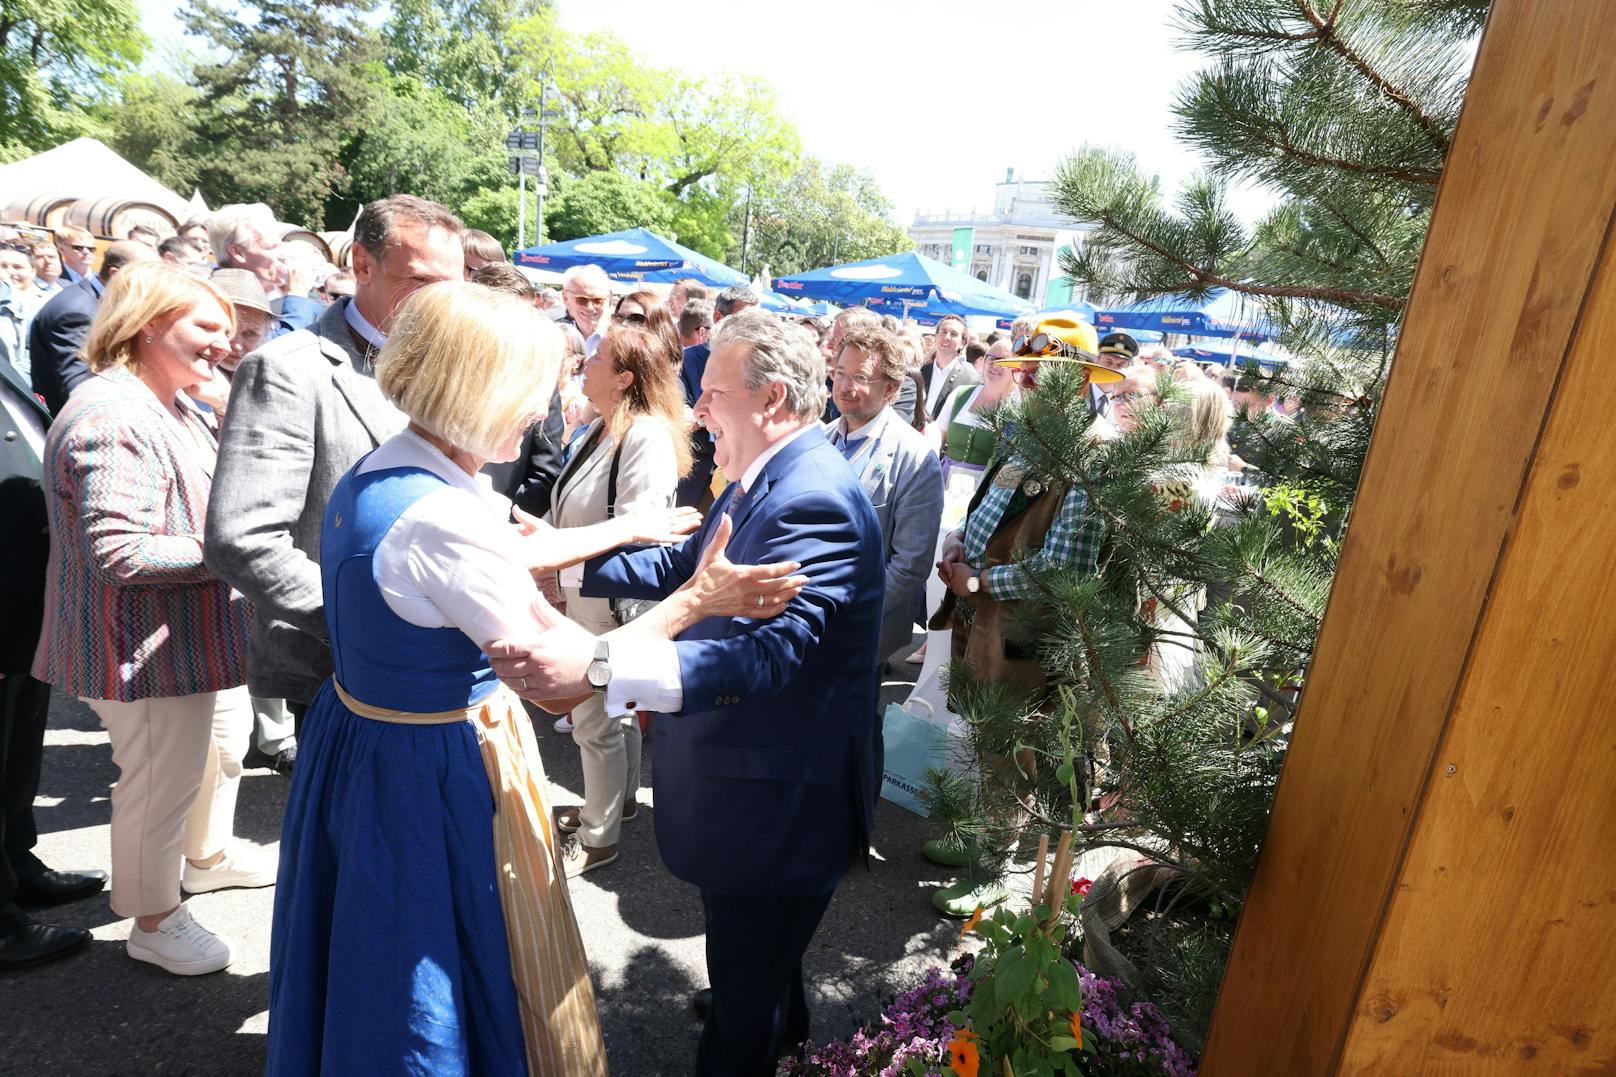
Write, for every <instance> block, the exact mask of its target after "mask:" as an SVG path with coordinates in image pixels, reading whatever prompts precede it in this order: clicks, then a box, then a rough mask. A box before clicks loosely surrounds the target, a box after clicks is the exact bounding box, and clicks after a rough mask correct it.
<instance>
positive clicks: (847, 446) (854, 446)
mask: <svg viewBox="0 0 1616 1077" xmlns="http://www.w3.org/2000/svg"><path fill="white" fill-rule="evenodd" d="M836 438H837V440H838V441H840V442H841V445H840V448H841V450H842V458H843V459H844V460H851V459H853V457H855V456H857V455H858V447H859V446H860V445H863V444H864V443H865V442H866V441H868V440H869V438H868V437H862V438H854V439H852V440H851V441H849V440H848V439H847V435H845V434H843V433H841V432H840V431H837V433H836Z"/></svg>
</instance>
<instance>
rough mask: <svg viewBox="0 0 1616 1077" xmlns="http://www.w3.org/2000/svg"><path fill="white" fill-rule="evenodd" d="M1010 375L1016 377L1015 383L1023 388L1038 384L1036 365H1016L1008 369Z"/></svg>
mask: <svg viewBox="0 0 1616 1077" xmlns="http://www.w3.org/2000/svg"><path fill="white" fill-rule="evenodd" d="M1010 376H1011V377H1012V378H1014V379H1016V384H1017V385H1020V386H1022V387H1023V388H1025V387H1027V386H1037V384H1038V368H1037V367H1019V366H1018V367H1016V368H1015V369H1014V370H1012V371H1010Z"/></svg>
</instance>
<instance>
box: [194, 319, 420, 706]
mask: <svg viewBox="0 0 1616 1077" xmlns="http://www.w3.org/2000/svg"><path fill="white" fill-rule="evenodd" d="M351 302H353V300H351V299H346V300H339V301H338V302H336V303H333V304H331V306H329V307H327V308H326V311H325V313H324V314H323V315H321V317H320V320H319V321H318V322H316V323H315V324H314V325H313V326H312V327H311V328H309V329H300V330H298V331H297V332H295V333H288V334H286V335H285V336H281V337H277V338H275V339H274V340H272V341H270V342H269V343H268V344H265V345H264V346H263V347H262V348H260V349H259V350H258V351H256V352H253V353H252V354H251V355H249V356H247V358H246V359H244V360H242V362H241V366H240V367H239V368H237V370H236V374H235V378H234V379H233V381H232V383H231V386H230V406H229V408H228V409H227V410H226V413H225V421H224V429H223V431H222V432H221V434H220V437H219V464H218V468H217V470H216V471H215V472H214V475H213V492H212V495H211V497H210V498H209V503H208V526H207V535H206V538H205V540H204V543H205V548H204V554H205V557H206V560H207V564H208V567H209V568H210V569H212V570H213V572H214V573H215V574H216V575H217V576H218V577H219V578H220V579H223V580H225V581H227V582H228V583H229V584H230V585H231V586H233V587H235V588H236V590H238V591H240V592H241V593H242V594H244V595H246V596H247V597H248V598H250V599H252V601H253V605H254V607H255V610H256V619H255V621H254V625H253V638H252V648H251V650H250V652H249V655H248V665H247V683H248V685H249V687H250V688H251V690H252V692H253V694H254V695H258V696H265V697H269V698H283V699H287V700H290V701H292V702H294V703H303V704H307V703H308V702H309V701H310V700H312V699H313V698H314V693H315V692H316V691H317V690H318V689H319V687H320V682H322V681H323V680H325V678H326V677H328V676H330V674H331V648H330V645H329V643H328V642H327V639H326V627H325V601H324V598H323V595H322V592H321V588H320V527H321V525H322V523H323V521H324V517H325V506H326V502H327V500H329V499H330V497H331V490H332V488H333V487H335V486H336V484H337V480H338V479H340V478H342V476H343V475H344V474H345V473H346V472H347V471H348V469H349V468H351V467H353V465H354V464H355V463H356V462H358V460H359V458H360V457H361V456H363V455H364V454H365V453H367V452H369V451H370V450H372V449H374V448H375V447H376V446H377V445H379V444H381V443H382V442H383V441H385V440H387V439H388V438H389V437H392V436H393V435H394V434H396V433H398V432H399V431H400V430H402V429H403V428H404V424H405V418H404V415H403V414H402V413H400V412H399V411H398V410H397V409H396V408H394V407H393V406H392V405H391V404H389V403H388V402H387V399H386V398H385V397H383V396H382V393H381V390H380V389H378V388H377V387H376V380H375V378H374V377H372V376H371V373H370V364H369V359H368V358H367V356H366V354H365V352H363V351H361V350H360V347H359V345H358V343H357V342H356V341H355V340H354V336H353V333H352V332H351V331H350V330H349V328H348V323H347V320H346V319H345V318H344V317H343V310H344V308H345V305H346V304H347V303H351Z"/></svg>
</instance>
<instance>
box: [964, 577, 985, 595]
mask: <svg viewBox="0 0 1616 1077" xmlns="http://www.w3.org/2000/svg"><path fill="white" fill-rule="evenodd" d="M965 589H966V590H967V591H969V592H970V593H971V594H973V595H974V594H976V593H977V592H978V591H980V590H982V573H980V572H973V573H971V575H970V578H969V579H967V580H966V581H965Z"/></svg>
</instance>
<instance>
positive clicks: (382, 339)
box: [342, 299, 425, 444]
mask: <svg viewBox="0 0 1616 1077" xmlns="http://www.w3.org/2000/svg"><path fill="white" fill-rule="evenodd" d="M342 316H343V318H344V319H345V320H346V321H347V323H348V327H349V328H350V329H352V330H353V331H354V332H355V333H356V334H358V336H359V339H360V340H362V341H364V342H365V343H366V344H369V345H370V346H371V347H373V348H380V347H381V346H382V345H384V344H386V343H387V334H386V333H384V332H382V331H381V330H380V329H377V328H376V327H375V326H374V325H371V324H370V320H369V319H368V318H366V317H365V316H364V315H363V314H362V313H360V311H359V304H358V303H357V302H355V301H354V300H352V299H350V300H348V305H347V306H346V307H344V308H343V309H342ZM423 444H425V443H424V442H423Z"/></svg>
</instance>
